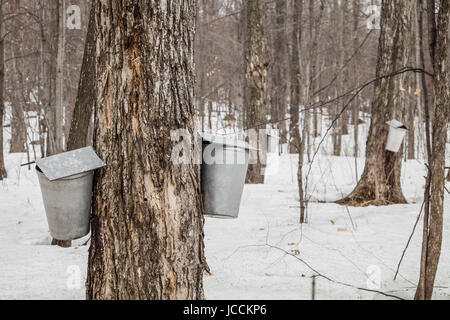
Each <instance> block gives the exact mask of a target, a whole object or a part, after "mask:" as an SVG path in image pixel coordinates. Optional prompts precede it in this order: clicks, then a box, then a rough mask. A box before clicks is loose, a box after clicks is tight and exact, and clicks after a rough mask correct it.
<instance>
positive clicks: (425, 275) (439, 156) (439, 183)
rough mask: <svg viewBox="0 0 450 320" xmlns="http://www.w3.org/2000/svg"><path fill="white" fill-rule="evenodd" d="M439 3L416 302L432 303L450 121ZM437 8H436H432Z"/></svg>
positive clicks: (445, 21) (444, 19) (444, 16)
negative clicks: (427, 205) (426, 200)
mask: <svg viewBox="0 0 450 320" xmlns="http://www.w3.org/2000/svg"><path fill="white" fill-rule="evenodd" d="M434 4H435V1H428V7H427V10H428V17H429V18H428V24H429V25H431V28H430V31H431V32H430V51H431V57H432V62H433V70H434V79H433V80H434V91H435V111H434V120H433V133H432V152H431V162H430V168H429V170H430V175H431V179H430V199H429V200H430V215H429V221H428V226H429V229H428V232H427V233H425V234H424V239H423V245H424V246H426V248H425V250H423V251H422V252H423V254H422V262H424V263H422V264H421V277H420V280H419V286H418V288H417V291H416V296H415V299H420V300H424V299H425V300H430V299H431V298H432V296H433V287H434V281H435V278H436V272H437V268H438V263H439V258H440V254H441V246H442V231H443V218H444V187H445V145H446V143H447V129H448V122H449V115H450V112H449V106H448V101H449V99H450V76H449V72H448V67H449V63H448V48H449V46H448V30H449V20H450V4H449V2H448V1H447V0H442V1H439V12H438V14H437V19H436V20H437V22H435V13H434V10H433V9H434ZM432 8H433V9H432Z"/></svg>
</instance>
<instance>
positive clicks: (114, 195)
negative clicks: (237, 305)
mask: <svg viewBox="0 0 450 320" xmlns="http://www.w3.org/2000/svg"><path fill="white" fill-rule="evenodd" d="M93 5H94V12H95V14H94V16H95V22H96V27H97V36H96V48H97V50H96V63H95V64H96V79H97V86H96V112H95V133H94V147H95V149H96V151H97V152H98V155H99V156H100V158H102V159H103V160H104V161H105V162H106V163H107V167H106V168H105V169H102V170H100V171H99V172H98V173H97V175H96V178H95V184H94V195H93V218H92V240H91V247H90V252H89V265H88V276H87V284H86V286H87V292H86V295H87V299H164V300H166V299H202V298H204V294H203V284H202V278H203V271H204V269H205V267H206V262H205V258H204V253H203V251H204V247H203V246H204V245H203V222H204V217H203V209H202V203H201V194H200V173H199V166H197V165H194V164H193V160H194V156H193V154H192V156H191V157H190V159H191V161H192V162H191V163H190V164H186V165H176V164H174V163H173V161H172V159H171V153H172V150H173V147H174V146H175V145H176V144H177V141H172V140H171V132H172V130H176V129H187V130H188V132H189V133H190V134H191V135H193V134H194V116H195V107H194V60H193V59H194V55H193V53H194V52H193V51H194V34H195V15H196V1H195V0H174V1H170V2H169V1H167V2H166V1H160V2H154V1H152V2H151V1H136V0H124V1H120V2H119V1H95V2H94V3H93ZM112 48H113V49H114V50H111V49H112ZM189 148H190V150H189V151H191V153H193V151H194V147H193V146H191V145H189Z"/></svg>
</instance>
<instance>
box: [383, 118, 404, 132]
mask: <svg viewBox="0 0 450 320" xmlns="http://www.w3.org/2000/svg"><path fill="white" fill-rule="evenodd" d="M386 124H387V125H390V126H391V127H393V128H396V129H404V130H408V128H407V127H406V126H405V125H404V124H403V123H401V122H400V121H398V120H395V119H394V120H391V121H388V122H386Z"/></svg>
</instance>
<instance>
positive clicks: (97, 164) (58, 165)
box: [36, 147, 106, 181]
mask: <svg viewBox="0 0 450 320" xmlns="http://www.w3.org/2000/svg"><path fill="white" fill-rule="evenodd" d="M36 165H37V166H38V167H39V169H41V171H42V173H43V174H44V175H45V176H46V177H47V178H48V179H49V180H50V181H54V180H58V179H62V178H67V177H70V176H73V175H76V174H80V173H85V172H88V171H92V170H95V169H99V168H102V167H105V166H106V163H104V162H103V161H102V160H101V159H100V158H99V157H98V156H97V154H96V153H95V151H94V149H93V148H92V147H86V148H82V149H78V150H74V151H69V152H64V153H60V154H57V155H54V156H51V157H47V158H42V159H39V160H36Z"/></svg>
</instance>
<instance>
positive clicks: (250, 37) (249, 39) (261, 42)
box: [244, 0, 267, 184]
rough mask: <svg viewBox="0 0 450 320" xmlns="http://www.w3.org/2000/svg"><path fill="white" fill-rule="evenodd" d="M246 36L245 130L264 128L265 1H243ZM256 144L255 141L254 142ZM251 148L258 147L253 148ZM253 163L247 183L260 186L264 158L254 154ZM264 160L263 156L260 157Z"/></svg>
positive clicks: (265, 68) (262, 180)
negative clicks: (254, 161) (244, 2)
mask: <svg viewBox="0 0 450 320" xmlns="http://www.w3.org/2000/svg"><path fill="white" fill-rule="evenodd" d="M246 14H247V34H246V41H245V49H244V51H245V53H244V55H245V83H244V85H245V87H244V110H245V128H248V129H250V128H251V129H265V122H266V120H265V114H266V104H267V84H266V76H267V38H266V27H265V23H266V21H265V20H266V18H265V17H266V15H265V2H264V1H263V0H249V1H247V2H246ZM255 140H257V141H259V139H255ZM255 147H257V148H258V147H259V146H258V145H256V146H255ZM255 153H256V154H257V155H256V158H257V163H256V164H251V165H250V166H249V170H248V173H247V183H254V184H260V183H264V174H263V170H264V166H263V163H265V160H264V159H261V158H260V157H261V153H260V152H255ZM262 156H263V157H264V155H262Z"/></svg>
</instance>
